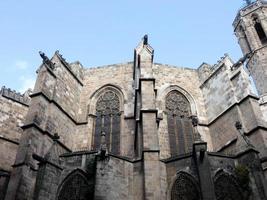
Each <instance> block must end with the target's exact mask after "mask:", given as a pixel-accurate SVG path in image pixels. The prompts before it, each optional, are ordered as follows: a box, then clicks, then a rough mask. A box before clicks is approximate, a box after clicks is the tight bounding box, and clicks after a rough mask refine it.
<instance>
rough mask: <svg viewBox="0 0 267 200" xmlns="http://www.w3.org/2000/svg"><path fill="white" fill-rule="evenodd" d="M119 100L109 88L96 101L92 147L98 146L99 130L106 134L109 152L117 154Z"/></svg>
mask: <svg viewBox="0 0 267 200" xmlns="http://www.w3.org/2000/svg"><path fill="white" fill-rule="evenodd" d="M120 115H121V113H120V100H119V97H118V95H117V94H116V93H115V92H114V91H111V90H108V91H106V92H105V93H104V94H102V95H101V96H100V97H99V99H98V100H97V103H96V121H95V134H94V146H93V148H94V149H96V150H98V149H99V148H100V141H101V132H102V131H104V132H105V134H106V136H105V137H106V145H107V149H108V151H109V152H111V153H114V154H118V153H119V150H120V118H121V116H120Z"/></svg>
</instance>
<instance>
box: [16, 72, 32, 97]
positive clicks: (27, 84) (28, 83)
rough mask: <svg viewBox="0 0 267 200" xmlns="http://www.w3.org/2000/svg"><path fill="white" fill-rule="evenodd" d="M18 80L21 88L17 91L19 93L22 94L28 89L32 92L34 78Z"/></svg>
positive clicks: (23, 77)
mask: <svg viewBox="0 0 267 200" xmlns="http://www.w3.org/2000/svg"><path fill="white" fill-rule="evenodd" d="M19 80H20V81H21V88H20V89H19V92H20V93H22V94H23V93H24V92H26V91H27V90H28V89H32V90H33V88H34V84H35V78H34V77H25V76H21V77H20V78H19Z"/></svg>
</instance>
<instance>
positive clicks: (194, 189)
mask: <svg viewBox="0 0 267 200" xmlns="http://www.w3.org/2000/svg"><path fill="white" fill-rule="evenodd" d="M178 199H186V200H200V199H201V198H200V192H199V188H198V185H197V184H196V181H195V180H194V178H193V177H191V176H190V175H188V174H186V173H179V174H178V175H177V179H176V180H175V182H174V184H173V186H172V190H171V200H178Z"/></svg>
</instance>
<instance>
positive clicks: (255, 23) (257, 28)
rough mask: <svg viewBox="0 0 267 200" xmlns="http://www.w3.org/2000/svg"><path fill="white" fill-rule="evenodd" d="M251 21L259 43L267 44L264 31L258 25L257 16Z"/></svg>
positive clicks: (259, 24)
mask: <svg viewBox="0 0 267 200" xmlns="http://www.w3.org/2000/svg"><path fill="white" fill-rule="evenodd" d="M253 21H254V27H255V30H256V32H257V34H258V36H259V38H260V41H261V43H262V44H266V43H267V37H266V34H265V32H264V29H263V27H262V25H261V23H260V20H259V18H258V17H257V16H254V18H253Z"/></svg>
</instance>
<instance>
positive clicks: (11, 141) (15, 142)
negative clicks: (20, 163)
mask: <svg viewBox="0 0 267 200" xmlns="http://www.w3.org/2000/svg"><path fill="white" fill-rule="evenodd" d="M0 140H5V141H7V142H10V143H13V144H16V145H19V141H16V140H13V139H10V138H6V137H4V136H2V135H0Z"/></svg>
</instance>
